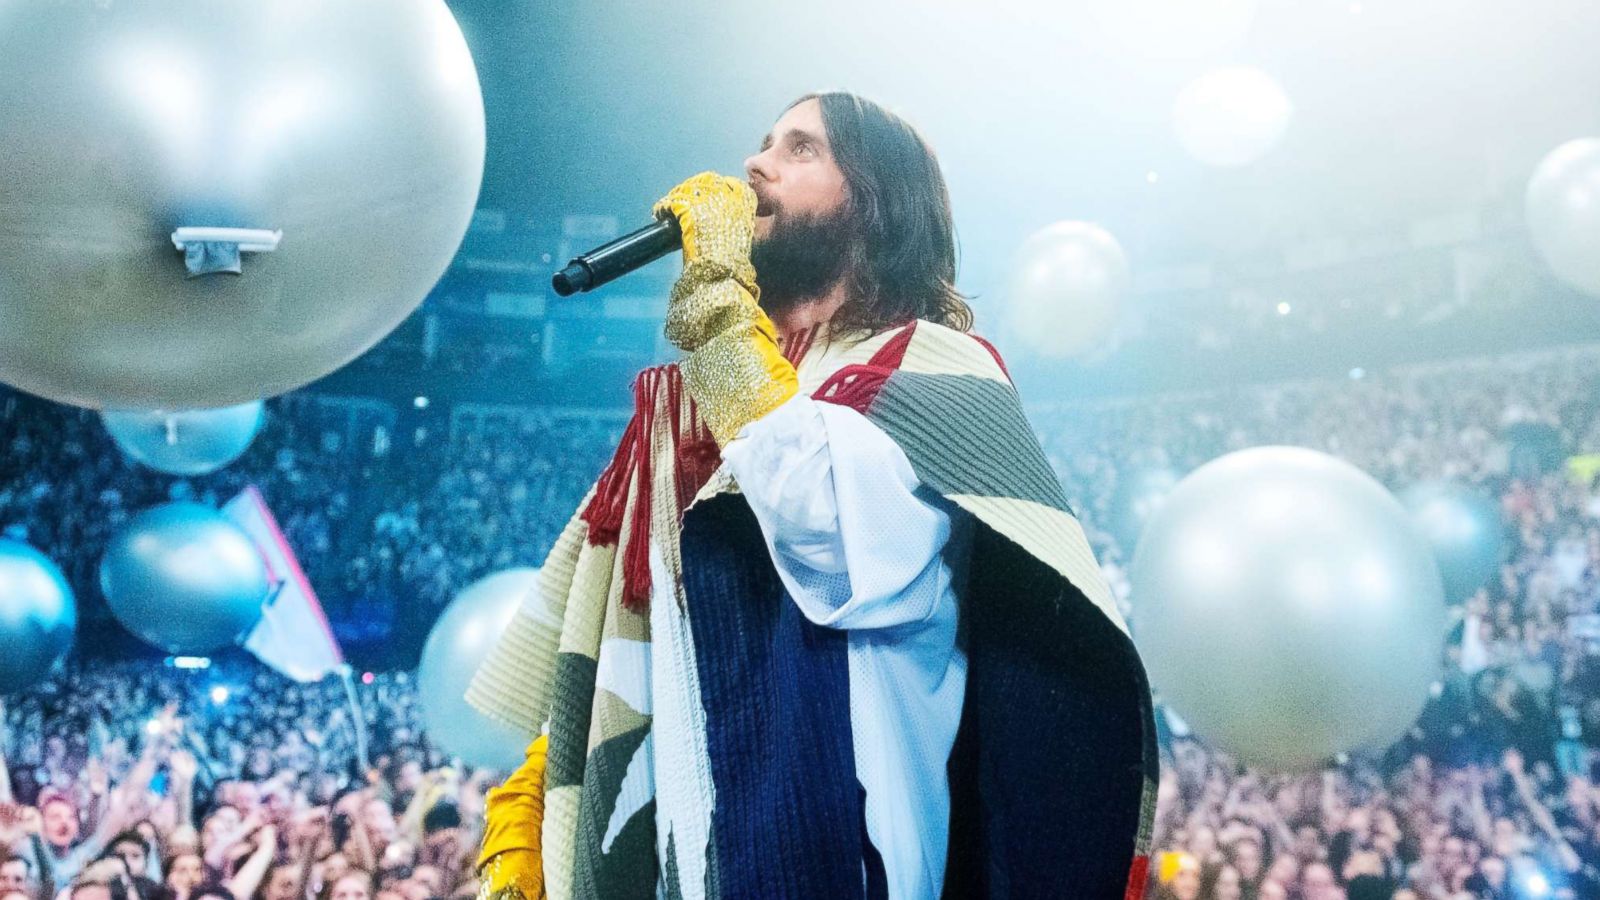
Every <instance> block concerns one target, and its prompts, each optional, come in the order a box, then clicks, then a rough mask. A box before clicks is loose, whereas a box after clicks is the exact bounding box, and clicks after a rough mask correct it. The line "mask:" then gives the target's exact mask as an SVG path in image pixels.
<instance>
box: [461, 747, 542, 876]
mask: <svg viewBox="0 0 1600 900" xmlns="http://www.w3.org/2000/svg"><path fill="white" fill-rule="evenodd" d="M549 742H550V739H549V737H548V736H547V735H540V736H539V738H538V739H537V740H535V741H534V742H533V743H532V744H529V745H528V753H527V758H526V759H524V760H523V763H522V765H521V766H519V767H518V768H517V770H516V771H515V772H513V773H511V777H509V778H507V779H506V780H505V783H504V784H502V785H500V786H499V787H497V788H494V789H493V790H491V791H489V795H488V797H487V798H486V799H485V802H484V805H485V809H486V815H487V817H488V821H487V823H486V824H485V826H484V830H483V849H482V851H481V852H480V853H479V854H478V879H479V882H478V900H544V860H543V856H542V845H541V840H542V838H541V834H542V830H543V828H544V765H545V753H546V751H547V750H548V748H549Z"/></svg>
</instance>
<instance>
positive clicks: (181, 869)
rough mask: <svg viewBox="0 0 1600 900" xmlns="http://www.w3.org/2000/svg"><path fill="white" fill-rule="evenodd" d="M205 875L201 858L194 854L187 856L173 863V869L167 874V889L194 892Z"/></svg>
mask: <svg viewBox="0 0 1600 900" xmlns="http://www.w3.org/2000/svg"><path fill="white" fill-rule="evenodd" d="M204 874H205V870H204V869H203V868H202V866H201V862H200V857H198V856H195V855H194V854H192V853H190V854H185V855H183V856H180V857H178V858H177V859H175V860H173V861H172V869H171V871H169V872H168V873H167V887H169V888H172V889H173V890H175V891H178V892H179V893H187V892H188V891H192V890H194V888H195V886H196V885H198V884H199V883H200V879H201V877H202V876H203V875H204Z"/></svg>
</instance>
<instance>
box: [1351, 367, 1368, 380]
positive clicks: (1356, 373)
mask: <svg viewBox="0 0 1600 900" xmlns="http://www.w3.org/2000/svg"><path fill="white" fill-rule="evenodd" d="M1365 377H1367V370H1366V369H1363V368H1361V367H1360V366H1356V367H1355V368H1354V369H1351V370H1350V380H1351V381H1360V380H1361V379H1363V378H1365Z"/></svg>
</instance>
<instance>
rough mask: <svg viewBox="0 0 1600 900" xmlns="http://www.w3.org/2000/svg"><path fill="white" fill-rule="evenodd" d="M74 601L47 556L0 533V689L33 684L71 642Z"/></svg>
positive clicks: (0, 691) (75, 613) (75, 615)
mask: <svg viewBox="0 0 1600 900" xmlns="http://www.w3.org/2000/svg"><path fill="white" fill-rule="evenodd" d="M77 627H78V606H77V603H76V601H75V600H74V599H73V596H72V588H71V587H69V586H68V585H67V580H66V578H64V577H62V575H61V570H60V569H59V568H57V567H56V564H55V563H53V562H51V561H50V558H49V557H47V556H45V555H44V554H43V553H40V552H39V551H38V550H35V549H33V548H32V547H30V546H28V545H27V544H24V543H22V542H21V541H13V540H10V539H9V538H0V694H9V693H11V692H12V691H20V690H23V689H25V688H29V687H32V686H33V685H35V684H37V683H38V682H39V681H40V680H41V679H43V678H44V677H45V676H46V675H48V674H49V673H50V670H51V668H53V667H54V666H55V664H56V663H57V662H59V661H60V660H61V658H62V657H63V656H65V655H66V654H67V651H68V650H69V649H71V647H72V635H73V632H74V631H75V630H76V629H77Z"/></svg>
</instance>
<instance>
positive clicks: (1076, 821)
mask: <svg viewBox="0 0 1600 900" xmlns="http://www.w3.org/2000/svg"><path fill="white" fill-rule="evenodd" d="M973 558H974V560H975V561H976V560H982V561H983V562H984V565H976V564H975V565H973V567H972V574H971V577H970V580H969V582H968V586H967V593H966V597H965V600H966V603H965V605H964V607H963V610H964V613H965V618H964V619H963V622H962V624H963V626H964V627H965V628H966V629H967V634H966V638H967V697H966V707H965V709H963V711H962V718H961V730H960V731H959V732H958V733H957V735H956V745H955V748H954V750H953V751H952V752H951V756H950V792H951V798H950V799H951V809H952V812H951V822H950V853H949V859H948V862H947V863H946V866H945V890H944V896H945V897H946V898H949V900H968V898H991V900H1001V898H1004V900H1032V898H1039V900H1056V898H1061V897H1071V898H1074V900H1123V897H1124V895H1125V892H1126V887H1127V883H1128V874H1129V869H1130V867H1131V866H1132V864H1133V861H1134V855H1135V849H1136V847H1137V840H1138V837H1139V830H1140V825H1141V822H1142V817H1141V813H1142V812H1143V810H1142V806H1141V801H1142V799H1143V793H1144V788H1145V786H1146V784H1147V783H1148V784H1152V785H1153V784H1154V783H1155V779H1156V778H1157V777H1158V771H1157V768H1156V759H1155V745H1154V742H1153V735H1154V727H1153V721H1152V707H1151V702H1150V691H1149V687H1148V685H1147V683H1146V681H1145V677H1144V670H1143V668H1142V666H1141V665H1140V663H1139V657H1138V654H1137V653H1135V651H1134V648H1133V644H1132V642H1131V641H1129V640H1128V638H1127V636H1126V635H1124V634H1123V633H1122V632H1120V631H1118V630H1117V628H1116V626H1114V625H1112V624H1111V621H1110V620H1109V619H1107V618H1106V616H1105V614H1104V613H1101V612H1100V611H1099V610H1098V609H1096V608H1095V607H1094V605H1093V604H1092V603H1090V602H1089V601H1088V600H1086V599H1084V597H1083V596H1082V595H1081V594H1079V593H1078V592H1077V591H1076V590H1074V589H1073V588H1072V587H1071V586H1070V585H1069V584H1067V583H1066V582H1065V581H1063V580H1062V579H1061V577H1060V576H1059V575H1057V574H1056V573H1055V572H1054V571H1052V570H1051V569H1050V568H1049V567H1048V566H1046V565H1044V564H1043V563H1041V562H1039V561H1038V560H1036V559H1034V558H1033V557H1031V556H1029V555H1028V554H1027V553H1024V552H1023V551H1022V550H1021V549H1020V548H1018V547H1017V546H1016V545H1015V544H1013V543H1011V542H1010V541H1008V540H1007V539H1006V538H1004V537H1002V536H1000V535H998V534H996V533H995V532H994V531H992V530H990V529H989V528H987V527H984V528H979V529H978V531H977V534H976V536H975V538H974V542H973Z"/></svg>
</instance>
